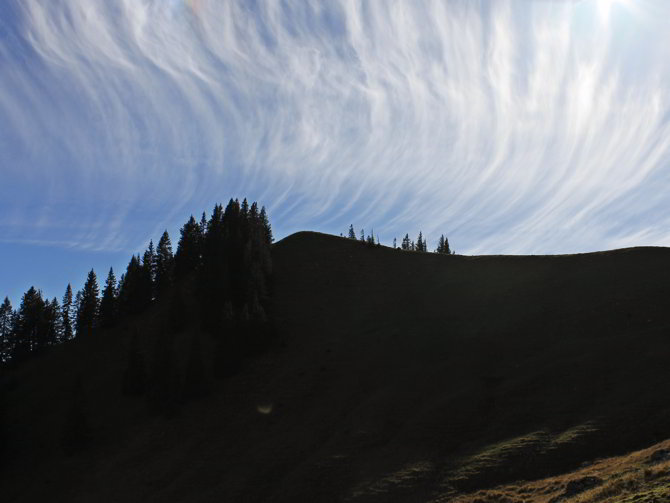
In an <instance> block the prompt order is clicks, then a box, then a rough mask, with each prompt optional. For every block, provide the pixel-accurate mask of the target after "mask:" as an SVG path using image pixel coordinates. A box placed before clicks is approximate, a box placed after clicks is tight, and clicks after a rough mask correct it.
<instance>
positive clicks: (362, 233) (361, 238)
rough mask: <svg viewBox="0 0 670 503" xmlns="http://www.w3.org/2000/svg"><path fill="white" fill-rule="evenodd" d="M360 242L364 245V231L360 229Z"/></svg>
mask: <svg viewBox="0 0 670 503" xmlns="http://www.w3.org/2000/svg"><path fill="white" fill-rule="evenodd" d="M360 240H361V241H363V242H364V243H365V229H361V237H360Z"/></svg>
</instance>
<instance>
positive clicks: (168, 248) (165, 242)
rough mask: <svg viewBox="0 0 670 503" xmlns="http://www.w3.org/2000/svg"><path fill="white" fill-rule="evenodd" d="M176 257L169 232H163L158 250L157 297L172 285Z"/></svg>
mask: <svg viewBox="0 0 670 503" xmlns="http://www.w3.org/2000/svg"><path fill="white" fill-rule="evenodd" d="M173 270H174V257H173V256H172V243H171V242H170V236H169V234H168V232H167V230H166V231H165V232H163V235H162V236H161V238H160V240H159V241H158V248H156V295H157V296H158V297H160V296H161V295H162V294H164V293H165V291H166V290H167V289H168V287H169V286H170V284H171V283H172V275H173V272H174V271H173Z"/></svg>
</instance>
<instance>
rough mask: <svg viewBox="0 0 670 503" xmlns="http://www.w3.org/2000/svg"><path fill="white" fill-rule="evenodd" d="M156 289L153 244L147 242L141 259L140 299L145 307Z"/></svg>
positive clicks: (152, 297)
mask: <svg viewBox="0 0 670 503" xmlns="http://www.w3.org/2000/svg"><path fill="white" fill-rule="evenodd" d="M155 289H156V253H155V252H154V242H153V240H151V241H149V247H148V248H147V249H146V251H145V252H144V256H143V257H142V294H141V295H142V297H143V299H144V301H145V302H146V305H149V304H151V301H152V300H153V299H154V297H155V295H154V293H155Z"/></svg>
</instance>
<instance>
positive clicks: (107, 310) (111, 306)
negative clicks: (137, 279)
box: [99, 267, 119, 328]
mask: <svg viewBox="0 0 670 503" xmlns="http://www.w3.org/2000/svg"><path fill="white" fill-rule="evenodd" d="M118 303H119V292H118V289H117V284H116V276H115V275H114V269H112V268H111V267H110V268H109V274H107V280H106V281H105V289H104V290H103V292H102V299H101V300H100V317H99V322H100V326H101V327H103V328H110V327H113V326H115V325H116V323H117V321H118V314H119V306H118Z"/></svg>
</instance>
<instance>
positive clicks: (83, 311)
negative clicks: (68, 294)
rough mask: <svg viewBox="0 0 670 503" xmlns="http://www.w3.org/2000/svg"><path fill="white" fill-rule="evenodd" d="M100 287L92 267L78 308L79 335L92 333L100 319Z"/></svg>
mask: <svg viewBox="0 0 670 503" xmlns="http://www.w3.org/2000/svg"><path fill="white" fill-rule="evenodd" d="M99 293H100V289H99V287H98V278H97V276H96V275H95V271H94V270H93V269H91V271H90V272H89V273H88V277H87V278H86V283H84V288H83V289H82V290H81V302H80V305H79V309H78V310H77V323H76V324H77V337H80V336H81V335H82V334H87V335H90V334H91V333H93V329H94V328H95V326H96V323H97V320H98V308H99V307H100V300H99Z"/></svg>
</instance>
